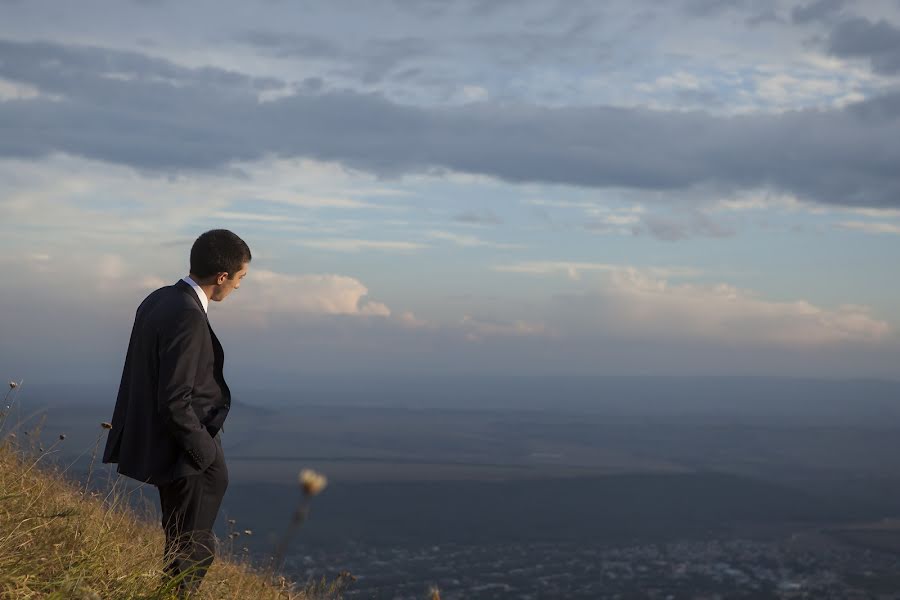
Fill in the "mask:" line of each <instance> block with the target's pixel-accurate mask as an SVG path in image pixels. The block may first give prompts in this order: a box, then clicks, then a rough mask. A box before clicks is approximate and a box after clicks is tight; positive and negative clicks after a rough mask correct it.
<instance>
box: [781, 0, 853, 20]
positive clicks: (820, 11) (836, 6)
mask: <svg viewBox="0 0 900 600" xmlns="http://www.w3.org/2000/svg"><path fill="white" fill-rule="evenodd" d="M846 4H847V0H815V1H814V2H810V3H808V4H801V5H799V6H795V7H794V8H793V9H791V22H792V23H794V24H795V25H805V24H806V23H813V22H816V21H827V20H829V19H831V18H832V17H834V16H835V15H836V14H838V13H840V12H841V10H842V9H843V8H844V6H845V5H846Z"/></svg>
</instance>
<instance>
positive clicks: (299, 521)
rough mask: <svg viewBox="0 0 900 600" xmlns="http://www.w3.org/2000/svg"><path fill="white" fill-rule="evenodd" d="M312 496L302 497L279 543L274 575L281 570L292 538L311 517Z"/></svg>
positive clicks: (273, 569) (273, 570)
mask: <svg viewBox="0 0 900 600" xmlns="http://www.w3.org/2000/svg"><path fill="white" fill-rule="evenodd" d="M311 498H312V496H308V495H306V494H304V495H303V496H302V497H301V500H300V502H299V504H297V508H296V509H295V510H294V515H293V517H291V523H290V525H288V529H287V531H286V532H285V534H284V537H282V538H281V541H280V542H278V546H277V548H276V549H275V560H274V562H273V563H272V572H273V574H274V573H275V572H276V571H278V570H280V569H281V566H282V563H283V562H284V559H285V556H286V554H287V549H288V546H289V545H290V543H291V538H293V537H294V534H295V533H296V532H297V530H298V529H300V527H301V526H302V525H303V523H304V521H306V517H307V516H308V515H309V503H310V500H311Z"/></svg>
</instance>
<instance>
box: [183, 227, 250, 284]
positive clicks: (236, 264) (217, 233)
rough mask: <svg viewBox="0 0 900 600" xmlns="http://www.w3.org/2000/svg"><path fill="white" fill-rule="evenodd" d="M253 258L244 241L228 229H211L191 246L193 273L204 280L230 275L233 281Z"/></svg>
mask: <svg viewBox="0 0 900 600" xmlns="http://www.w3.org/2000/svg"><path fill="white" fill-rule="evenodd" d="M251 258H252V257H251V256H250V247H249V246H248V245H247V243H246V242H244V240H242V239H241V238H239V237H238V236H237V235H235V234H234V233H232V232H230V231H228V230H227V229H211V230H210V231H207V232H206V233H202V234H200V237H198V238H197V239H196V240H195V241H194V245H193V246H191V273H193V274H194V275H196V276H197V277H203V278H206V277H210V276H212V275H215V274H216V273H228V278H229V279H231V278H233V277H234V274H235V273H237V272H238V271H240V270H241V267H243V266H244V263H247V262H250V259H251Z"/></svg>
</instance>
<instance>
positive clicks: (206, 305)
mask: <svg viewBox="0 0 900 600" xmlns="http://www.w3.org/2000/svg"><path fill="white" fill-rule="evenodd" d="M182 281H184V282H185V283H187V284H190V286H191V287H192V288H194V291H195V292H196V293H197V297H198V298H200V304H202V305H203V312H205V313H207V314H209V298H207V297H206V292H204V291H203V289H202V288H201V287H200V286H199V285H197V282H196V281H194V280H193V279H191V277H190V275H188V276H187V277H184V278H182Z"/></svg>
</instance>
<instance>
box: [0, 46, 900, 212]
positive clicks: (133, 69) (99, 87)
mask: <svg viewBox="0 0 900 600" xmlns="http://www.w3.org/2000/svg"><path fill="white" fill-rule="evenodd" d="M839 47H843V46H839ZM0 52H2V54H3V55H4V61H3V63H2V64H0V76H2V77H5V78H6V79H10V80H15V81H17V82H19V83H22V84H25V85H31V86H33V87H35V88H36V89H38V90H39V91H41V92H42V93H44V92H46V93H54V94H59V95H60V96H61V97H62V98H63V100H61V101H57V102H50V101H48V100H44V99H42V98H33V99H30V100H15V101H7V102H3V103H0V119H2V120H3V121H4V122H5V123H7V124H8V125H7V132H6V135H4V136H3V139H2V140H0V155H5V156H17V157H25V158H31V157H36V156H42V155H46V154H49V153H52V152H54V151H61V152H67V153H72V154H78V155H82V156H87V157H90V158H94V159H98V160H103V161H107V162H113V163H121V164H128V165H131V166H134V167H138V168H141V169H156V170H162V171H172V170H176V171H177V170H185V169H217V168H218V169H220V168H223V167H225V166H227V165H229V164H232V163H234V162H235V161H249V160H256V159H259V158H261V157H263V156H271V155H273V154H274V155H278V156H294V157H308V158H315V159H318V160H323V161H339V162H340V163H342V164H344V165H346V166H349V167H351V168H357V169H362V170H365V171H369V172H372V173H376V174H378V175H380V176H396V175H400V174H404V173H416V172H425V171H429V170H433V169H445V170H449V171H452V172H461V173H470V174H476V175H487V176H491V177H495V178H499V179H504V180H507V181H511V182H544V183H563V184H570V185H577V186H588V187H618V188H633V189H640V190H647V191H654V190H656V191H660V190H690V189H692V188H695V187H697V186H702V185H711V186H718V187H719V188H720V189H723V190H724V191H729V190H730V191H734V190H748V189H751V190H752V189H758V188H762V187H770V188H774V189H776V190H779V191H781V192H786V193H792V194H794V195H796V196H798V197H799V198H801V199H804V200H808V201H814V202H819V203H832V204H845V205H856V206H868V207H891V206H893V207H896V206H898V204H900V172H898V171H897V169H896V168H895V165H894V164H893V162H892V161H891V160H888V159H887V158H886V157H888V156H891V152H897V151H900V118H898V115H900V92H892V93H887V94H884V95H882V96H879V97H875V98H872V99H869V100H865V101H862V102H857V103H853V104H850V105H848V106H846V107H843V108H833V109H828V110H824V109H816V110H798V111H791V112H786V113H783V114H777V115H765V114H748V115H741V116H734V117H722V116H714V115H710V114H706V113H702V112H678V111H659V110H650V109H645V108H616V107H611V106H588V107H560V108H546V107H537V106H527V105H515V104H513V105H510V104H502V105H501V104H492V103H480V104H477V105H470V106H464V107H452V106H451V107H422V106H413V105H403V104H397V103H395V102H391V101H389V100H387V99H385V98H384V97H381V96H379V95H376V94H363V93H355V92H349V91H343V92H338V91H335V92H324V93H306V92H299V93H297V94H295V95H292V96H289V97H283V98H279V99H275V100H272V101H270V102H265V103H259V102H258V100H257V95H258V92H259V91H260V90H261V89H267V88H269V87H272V88H275V89H281V88H282V87H283V85H284V82H280V81H273V80H271V79H270V78H254V77H248V76H245V75H242V74H239V73H235V72H230V71H223V70H220V69H212V68H200V69H188V68H185V67H178V66H175V65H173V64H172V63H169V62H166V61H163V60H161V59H152V58H149V57H146V56H142V55H139V54H136V53H123V52H118V51H112V50H104V49H100V48H85V47H73V46H63V45H57V44H49V43H21V42H10V41H5V42H2V43H0ZM110 72H116V73H129V74H130V75H131V77H130V78H124V79H123V78H109V77H107V76H106V75H108V74H109V73H110ZM34 122H41V123H42V124H43V126H42V127H41V128H34V127H32V126H31V125H29V124H30V123H34ZM808 132H815V135H808V134H807V133H808Z"/></svg>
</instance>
